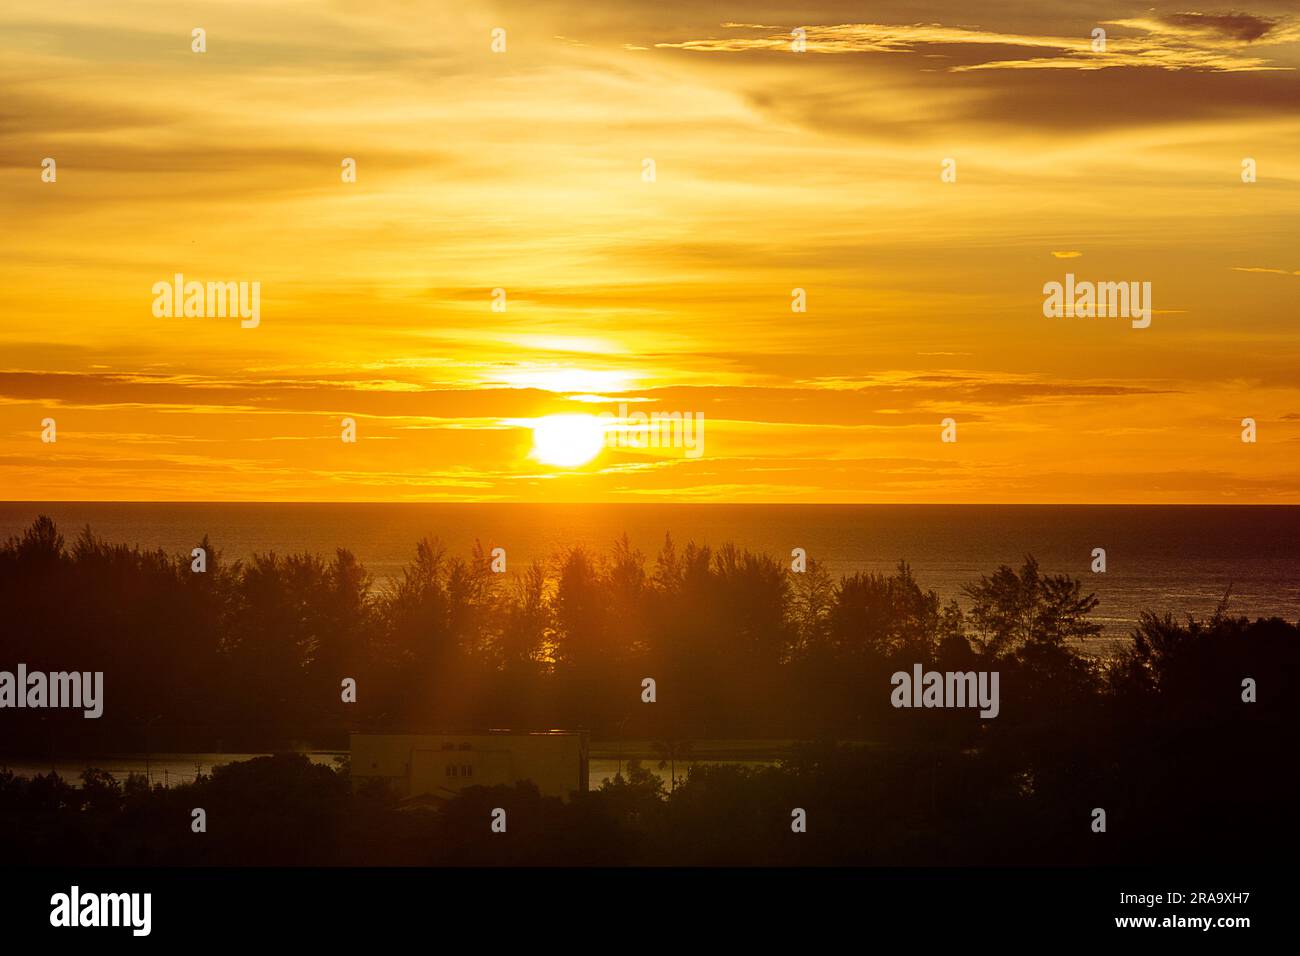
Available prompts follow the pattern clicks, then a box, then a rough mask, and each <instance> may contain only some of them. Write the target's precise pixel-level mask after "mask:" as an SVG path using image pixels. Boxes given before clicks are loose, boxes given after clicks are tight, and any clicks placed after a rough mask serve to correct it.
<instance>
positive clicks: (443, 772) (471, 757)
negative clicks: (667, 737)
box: [350, 730, 587, 798]
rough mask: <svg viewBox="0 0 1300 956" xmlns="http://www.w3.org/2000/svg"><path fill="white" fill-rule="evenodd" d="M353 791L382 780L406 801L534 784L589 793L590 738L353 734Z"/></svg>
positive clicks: (559, 793) (550, 791)
mask: <svg viewBox="0 0 1300 956" xmlns="http://www.w3.org/2000/svg"><path fill="white" fill-rule="evenodd" d="M350 749H351V754H352V787H353V789H354V790H355V789H357V788H360V787H363V786H367V785H369V784H370V782H371V781H374V780H382V781H384V783H385V784H387V786H389V787H390V788H391V789H392V790H393V791H394V792H395V793H397V794H398V795H400V796H402V797H419V796H425V795H430V796H434V797H450V796H452V795H454V794H455V793H457V792H459V791H461V790H464V789H465V788H466V787H491V786H496V785H497V784H505V785H506V786H512V785H513V784H515V783H517V782H518V781H520V780H531V781H532V782H533V783H535V784H536V785H537V789H538V790H540V791H541V793H542V794H543V795H544V796H553V797H564V798H567V797H568V796H569V794H570V793H571V792H573V791H575V790H577V791H584V790H586V789H587V735H586V734H585V733H573V732H567V731H560V730H551V731H546V732H544V733H514V732H511V731H508V730H499V731H498V730H494V731H489V732H487V733H477V734H352V736H351V739H350Z"/></svg>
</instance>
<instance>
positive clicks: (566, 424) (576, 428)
mask: <svg viewBox="0 0 1300 956" xmlns="http://www.w3.org/2000/svg"><path fill="white" fill-rule="evenodd" d="M604 445H605V425H604V423H603V422H602V421H601V420H600V419H599V418H596V417H595V416H594V415H547V416H545V417H544V418H539V419H537V420H536V421H535V422H533V457H534V458H536V459H537V460H538V461H540V462H544V463H545V464H548V465H560V466H561V467H564V468H574V467H576V466H578V465H585V464H586V463H587V462H589V461H591V460H592V459H593V458H595V457H596V455H597V454H599V453H600V449H601V448H602V447H604Z"/></svg>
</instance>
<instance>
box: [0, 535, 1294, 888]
mask: <svg viewBox="0 0 1300 956" xmlns="http://www.w3.org/2000/svg"><path fill="white" fill-rule="evenodd" d="M203 545H204V546H205V547H207V548H208V554H209V561H208V570H207V572H206V573H205V574H195V573H192V572H191V571H190V559H189V558H188V557H183V558H172V557H168V556H167V555H165V554H162V553H160V552H142V551H139V550H136V549H130V548H125V547H121V546H113V545H107V544H105V543H103V542H102V541H99V540H97V539H95V538H94V537H93V536H91V535H90V533H89V532H85V533H83V534H82V535H81V536H80V537H79V538H78V540H77V541H76V542H75V543H74V544H73V545H72V546H71V547H67V546H65V544H64V542H63V540H62V538H61V537H60V536H59V534H58V532H57V530H56V529H55V527H54V525H53V524H52V523H51V522H49V521H48V520H47V519H41V520H38V521H37V522H36V523H35V524H34V525H33V526H32V528H31V529H29V530H28V531H27V532H26V533H25V534H24V535H23V536H22V537H21V538H19V539H14V540H11V541H10V542H8V543H7V544H6V545H5V546H4V547H3V548H0V602H3V604H2V606H3V608H4V612H5V626H4V630H3V633H2V634H0V647H3V654H2V656H0V669H12V668H13V667H14V666H15V665H16V663H17V662H19V661H22V662H24V663H26V664H27V665H28V667H29V669H32V670H71V669H76V670H83V671H85V670H102V671H104V672H105V714H104V717H103V718H101V719H100V720H97V721H91V720H84V719H82V718H81V716H80V714H79V713H76V714H75V715H74V716H70V715H68V714H66V713H58V714H56V713H54V712H49V711H44V712H36V711H15V710H6V711H4V712H2V713H0V722H2V723H0V729H2V730H3V738H0V747H3V749H4V750H5V751H7V752H11V753H17V752H26V753H36V754H40V753H45V752H46V748H47V747H49V748H57V749H58V750H59V751H60V752H65V753H75V752H96V750H97V749H98V752H107V751H109V750H112V751H129V750H138V749H142V748H141V746H140V741H141V740H142V739H143V738H144V737H145V735H148V736H149V738H150V741H151V744H152V746H153V748H154V749H163V747H164V746H165V743H164V742H165V741H171V745H172V747H173V748H174V749H191V750H194V749H204V748H205V747H207V746H209V743H208V741H210V740H211V739H213V738H215V737H220V738H222V739H223V740H224V741H225V742H226V744H227V745H231V744H232V743H233V742H235V741H241V740H242V741H249V742H257V743H256V744H255V745H258V746H267V744H266V741H268V740H281V739H284V740H287V739H290V738H295V737H297V738H313V737H315V738H319V737H320V736H322V735H329V734H332V733H338V732H342V731H345V730H347V729H357V730H375V731H379V730H420V729H435V728H439V727H452V726H455V727H483V726H496V727H500V726H515V727H516V728H534V727H570V728H574V727H584V728H587V729H589V730H590V731H591V733H592V736H593V738H596V739H600V738H601V737H612V736H613V735H614V733H616V732H620V731H625V732H626V734H627V736H629V737H632V736H640V737H649V738H652V739H657V740H664V741H689V740H690V739H692V738H694V739H705V738H709V737H743V736H753V737H759V736H772V737H787V738H788V737H796V738H799V739H803V740H807V741H811V742H810V743H806V744H802V745H800V746H798V747H796V748H795V750H794V751H793V752H792V753H791V754H790V755H789V757H788V758H787V759H786V760H785V761H784V762H783V763H782V764H781V765H780V766H776V767H770V768H758V769H748V768H740V767H735V766H709V765H705V764H699V763H697V764H695V765H694V766H692V767H691V768H690V771H689V773H688V775H687V777H686V780H685V782H684V783H681V784H679V785H678V786H677V787H676V789H675V790H673V791H672V792H671V793H665V792H664V787H663V784H662V782H661V781H660V780H659V778H658V777H656V776H655V775H653V774H650V773H649V772H647V771H644V770H642V769H641V768H640V767H639V766H635V765H634V766H632V767H631V768H630V769H629V771H628V773H627V774H625V775H621V776H619V777H617V778H616V779H614V780H612V781H609V782H607V783H606V784H605V786H603V787H602V788H601V789H599V790H598V791H594V792H592V793H587V794H579V795H575V797H574V798H573V799H571V800H569V801H567V802H562V801H559V800H556V799H553V798H544V797H541V796H539V795H538V793H537V791H536V790H535V788H533V787H532V786H531V785H529V784H519V785H517V786H515V787H512V788H506V787H497V788H472V789H470V790H467V791H464V792H463V793H461V794H460V795H459V796H458V797H456V798H454V799H453V800H451V801H450V802H449V803H447V804H446V805H445V806H443V807H442V808H441V809H440V810H432V809H429V808H427V807H421V806H412V805H401V804H399V803H398V802H397V801H395V799H394V798H392V797H391V796H389V795H387V794H385V793H381V792H377V791H364V792H359V793H353V792H352V790H351V786H350V782H349V778H348V776H347V773H346V770H345V769H344V770H341V771H336V770H333V769H331V768H329V767H323V766H319V765H313V764H310V763H308V761H307V760H306V759H305V758H303V757H291V756H283V757H273V758H271V757H268V758H259V759H257V760H253V761H249V762H246V763H242V764H234V765H230V766H228V767H224V768H220V769H218V770H217V771H215V772H214V773H213V774H212V775H211V776H210V777H201V778H200V779H199V780H197V781H196V782H195V783H193V784H187V785H184V786H180V787H174V788H171V789H164V788H162V787H153V788H151V787H150V786H149V785H148V784H146V783H145V782H144V781H143V780H141V779H139V778H132V779H130V780H127V781H125V782H124V783H122V782H118V781H115V780H113V779H112V778H110V777H108V776H107V775H106V774H103V773H102V772H99V771H88V772H87V773H86V774H85V775H84V777H83V781H82V783H83V786H81V787H79V788H78V787H73V786H71V785H70V784H69V783H67V782H66V781H63V780H61V779H59V778H58V777H57V776H55V775H53V774H50V775H45V776H40V777H37V778H34V779H32V780H23V779H19V778H16V777H14V776H12V775H10V774H7V773H0V859H4V860H6V861H7V862H11V863H22V862H33V863H35V862H40V863H57V862H89V863H97V862H102V863H142V864H144V863H196V864H198V863H213V864H235V863H267V864H270V863H290V864H390V863H391V864H499V863H518V864H540V863H545V864H626V863H640V864H718V863H726V864H779V863H818V864H842V863H853V864H881V865H912V864H934V863H954V864H976V863H993V864H996V863H1031V862H1047V863H1087V862H1098V863H1100V862H1135V863H1139V862H1156V861H1159V862H1162V863H1166V862H1179V861H1184V862H1189V863H1190V862H1197V863H1206V862H1214V861H1223V862H1251V861H1260V860H1269V859H1275V858H1280V857H1282V856H1284V855H1286V854H1289V853H1294V851H1295V849H1296V843H1297V841H1296V833H1297V827H1296V824H1295V821H1294V816H1295V813H1296V807H1297V806H1300V801H1298V800H1297V797H1300V792H1298V788H1297V777H1296V773H1295V769H1294V763H1295V761H1294V753H1293V751H1294V740H1295V731H1296V727H1297V722H1296V714H1297V707H1296V703H1295V701H1296V690H1297V687H1296V673H1297V668H1296V664H1297V657H1298V655H1300V629H1298V628H1297V627H1296V626H1295V625H1293V624H1290V623H1287V622H1284V621H1281V620H1278V619H1268V620H1263V619H1260V620H1256V621H1253V622H1252V621H1250V620H1248V619H1246V618H1244V617H1232V616H1230V615H1229V614H1228V612H1227V608H1226V602H1225V607H1223V608H1221V609H1220V611H1219V612H1218V613H1216V614H1215V615H1214V616H1213V617H1212V618H1211V619H1209V620H1205V621H1194V620H1188V621H1186V622H1177V621H1175V620H1174V619H1172V618H1171V617H1156V616H1153V615H1146V616H1144V617H1143V619H1142V621H1141V622H1140V624H1139V626H1138V627H1137V628H1136V629H1135V631H1134V633H1133V635H1132V641H1131V643H1130V645H1129V646H1128V647H1127V648H1126V650H1125V651H1124V652H1123V653H1121V654H1120V655H1119V656H1118V657H1116V658H1112V659H1109V660H1105V661H1102V660H1096V659H1093V658H1089V657H1087V656H1084V655H1082V654H1080V653H1079V651H1078V647H1079V644H1080V643H1081V640H1082V639H1084V638H1086V637H1088V636H1091V635H1093V634H1095V633H1096V631H1097V628H1096V625H1094V624H1092V623H1091V622H1090V621H1089V618H1088V615H1089V612H1090V611H1091V610H1092V608H1093V607H1094V606H1095V600H1094V599H1093V598H1092V597H1091V596H1089V595H1086V594H1085V593H1083V591H1082V587H1081V585H1080V583H1079V582H1078V581H1075V580H1072V579H1070V578H1067V577H1058V576H1051V575H1045V574H1043V573H1042V572H1041V571H1040V570H1039V569H1038V567H1037V565H1036V564H1035V563H1034V562H1033V560H1032V559H1027V560H1026V561H1025V563H1024V565H1023V567H1022V568H1021V569H1020V570H1018V571H1016V570H1013V569H1011V568H1007V567H1003V568H999V569H998V570H997V571H996V572H995V573H994V574H993V575H992V576H990V577H985V578H982V579H981V580H980V581H979V582H976V583H974V584H972V586H971V587H970V588H969V589H968V592H967V599H968V600H967V602H966V609H965V610H961V609H959V608H958V607H957V606H956V605H955V604H953V605H948V606H946V607H945V606H941V604H940V602H939V600H938V598H937V597H936V595H935V594H934V593H933V592H930V591H924V590H922V589H921V588H920V586H919V585H918V584H917V583H916V581H915V580H914V579H913V578H912V575H911V573H910V571H909V570H908V569H907V567H906V566H905V565H900V567H899V569H898V571H897V572H896V573H895V574H892V575H885V576H882V575H874V574H856V575H852V576H848V577H845V578H843V579H841V580H840V581H839V582H838V583H836V582H833V581H832V580H831V579H830V578H829V576H828V575H826V574H825V573H824V572H823V571H821V570H820V569H819V568H817V567H816V565H815V564H810V566H809V569H808V571H807V572H806V573H805V574H792V573H790V571H789V570H788V569H787V567H786V566H785V565H784V564H782V563H780V562H777V561H775V560H773V559H771V558H769V557H766V556H763V555H754V554H751V553H749V552H745V551H740V550H737V549H735V548H732V547H723V548H721V549H719V550H717V551H710V550H709V549H708V548H703V547H698V546H696V545H693V544H690V545H687V546H686V547H685V548H683V549H681V550H680V551H679V550H677V549H676V548H674V546H673V545H672V543H671V542H668V543H666V544H665V547H664V549H663V551H662V552H661V553H660V555H659V556H658V557H657V559H656V560H655V561H654V562H653V563H652V564H651V566H650V567H649V568H647V567H646V564H647V562H646V561H645V560H644V559H643V558H642V556H641V555H640V554H638V553H636V552H634V551H632V550H631V549H630V548H629V547H628V546H627V544H626V542H621V543H619V544H617V545H616V546H615V547H614V549H613V551H612V553H610V554H608V555H606V556H603V557H597V556H594V555H591V554H588V553H586V552H584V551H582V550H577V549H575V550H572V551H570V552H569V553H567V554H565V555H562V556H561V557H560V558H559V559H558V560H557V563H556V567H555V568H554V569H552V570H553V573H548V572H547V569H545V568H543V567H541V566H534V567H531V568H528V569H527V570H526V571H525V572H524V573H522V574H517V575H497V574H493V573H492V572H491V571H490V568H489V559H488V557H487V556H485V555H483V554H481V553H475V554H474V555H473V556H471V557H470V558H469V559H468V560H463V559H458V558H448V557H447V556H445V555H444V554H443V553H442V552H441V551H440V550H439V549H438V548H437V546H436V545H434V544H431V543H429V542H422V543H421V544H420V545H419V547H418V550H417V556H416V560H415V562H414V563H413V564H412V565H410V566H409V567H408V568H407V569H406V571H405V573H404V575H403V576H402V578H401V579H400V580H398V581H396V582H394V583H393V584H392V585H391V586H388V587H385V588H381V589H378V590H376V589H375V588H373V587H372V585H371V584H370V582H369V579H368V578H367V575H366V574H365V572H364V570H363V569H362V568H361V567H360V566H359V565H358V564H357V563H356V561H355V560H354V559H353V558H352V556H351V555H350V554H349V553H348V552H346V551H339V552H337V554H336V555H335V557H334V559H333V560H332V561H329V562H325V561H323V560H321V559H319V558H317V557H315V556H311V555H295V556H289V557H280V556H275V555H259V556H256V557H254V558H253V559H252V560H251V561H249V562H247V563H235V564H227V563H224V562H222V561H221V560H220V557H219V556H218V555H216V554H215V553H214V552H213V550H212V549H211V547H208V546H207V543H206V542H204V543H203ZM914 663H921V664H923V665H924V666H925V667H926V668H927V669H936V670H996V671H998V672H999V673H1000V675H1001V687H1000V698H1001V713H1000V714H999V716H998V717H997V718H995V719H992V720H981V719H980V718H979V717H978V714H977V713H976V712H975V711H974V710H944V709H937V710H917V709H894V708H893V707H891V706H890V703H889V696H890V690H891V687H890V683H889V677H890V675H891V674H892V673H893V672H894V671H897V670H910V669H911V667H912V665H913V664H914ZM645 676H654V677H655V678H656V680H657V682H658V691H659V702H658V703H656V704H655V705H654V706H646V705H643V704H641V703H640V681H641V678H642V677H645ZM343 677H354V678H356V679H357V682H358V687H359V700H358V702H357V703H356V704H343V703H342V702H341V700H340V681H341V679H342V678H343ZM1247 677H1249V678H1253V679H1254V680H1255V681H1257V682H1258V702H1256V703H1245V702H1243V700H1242V681H1243V679H1244V678H1247ZM848 740H856V741H865V743H862V742H859V743H835V742H834V741H848ZM78 747H80V748H81V750H80V751H78ZM193 807H203V808H204V809H205V810H206V811H207V814H208V820H209V827H208V830H209V832H208V833H206V834H194V833H192V832H191V830H190V810H191V809H192V808H193ZM493 807H504V808H506V809H507V811H508V815H509V831H508V833H507V834H505V835H502V834H492V833H490V831H489V828H488V825H487V824H488V819H489V813H490V810H491V809H492V808H493ZM794 807H802V808H804V809H805V810H806V811H807V814H808V832H807V833H805V834H794V833H792V832H791V830H790V819H791V818H790V812H791V809H792V808H794ZM1094 807H1102V808H1105V809H1106V812H1107V833H1105V834H1098V833H1093V832H1092V830H1091V828H1090V823H1091V812H1092V809H1093V808H1094Z"/></svg>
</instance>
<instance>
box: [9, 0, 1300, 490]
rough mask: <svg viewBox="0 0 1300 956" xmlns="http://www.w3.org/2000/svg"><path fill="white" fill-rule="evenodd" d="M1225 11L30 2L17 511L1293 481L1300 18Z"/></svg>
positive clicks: (1268, 8)
mask: <svg viewBox="0 0 1300 956" xmlns="http://www.w3.org/2000/svg"><path fill="white" fill-rule="evenodd" d="M1195 2H1196V0H1179V2H1177V3H1166V2H1155V3H1152V2H1150V0H1144V2H1141V3H1121V2H1111V0H1106V2H1090V0H1070V2H1056V0H1040V2H1035V3H1033V4H1006V3H986V4H971V3H968V2H965V0H945V2H924V0H922V2H915V0H911V2H884V3H871V4H862V3H838V4H834V3H831V4H808V5H798V6H796V5H782V4H776V3H771V4H769V3H762V2H759V3H754V2H746V3H720V4H709V3H699V2H690V3H686V2H677V0H667V2H658V3H655V4H641V5H637V7H638V8H634V7H633V6H632V5H631V4H628V3H625V2H617V0H583V2H576V0H575V2H562V3H551V2H529V3H524V2H520V3H511V4H501V3H472V2H471V3H463V4H461V3H457V4H451V3H422V2H415V0H409V2H398V0H366V2H348V3H343V2H335V3H327V2H307V0H297V2H282V0H247V2H230V0H223V2H221V3H186V2H177V0H165V2H164V0H158V2H113V3H104V2H102V0H94V2H52V3H49V4H24V3H11V4H6V5H5V7H4V8H3V10H0V91H2V94H3V95H2V96H0V221H3V223H4V231H3V238H2V239H0V309H2V312H0V315H2V316H3V318H2V319H0V498H4V499H32V500H45V499H109V500H114V499H122V500H137V499H138V500H339V501H345V500H375V501H384V500H394V501H399V500H400V501H418V500H431V501H441V500H446V501H458V500H523V501H560V500H568V501H606V500H619V501H638V500H643V501H791V502H823V501H824V502H847V501H861V502H993V501H999V502H1107V503H1109V502H1151V503H1161V502H1210V503H1233V502H1242V503H1262V502H1296V501H1298V500H1300V467H1297V466H1298V465H1300V72H1297V69H1298V68H1300V11H1298V10H1297V7H1296V4H1295V3H1294V2H1293V0H1292V2H1285V3H1284V2H1278V0H1259V2H1256V0H1244V3H1245V8H1244V12H1243V10H1242V8H1236V9H1237V12H1235V13H1231V14H1229V13H1228V12H1227V11H1228V10H1231V9H1233V8H1232V7H1200V6H1195V5H1193V6H1189V4H1195ZM981 7H987V8H988V9H987V10H982V9H979V8H981ZM977 10H978V12H977ZM196 27H199V28H202V29H204V30H205V31H206V43H207V51H206V52H204V53H194V52H191V42H192V41H191V31H192V30H193V29H194V28H196ZM1098 27H1101V28H1102V29H1104V30H1105V31H1106V49H1105V51H1104V52H1095V51H1094V50H1093V49H1092V31H1093V30H1094V29H1096V28H1098ZM494 28H503V29H504V30H505V31H506V50H505V52H503V53H494V52H493V50H492V49H491V45H492V31H493V29H494ZM796 28H803V29H804V30H805V31H806V36H807V49H806V51H805V52H803V53H796V52H794V51H793V50H792V49H791V36H792V31H793V30H795V29H796ZM45 157H51V158H53V159H55V160H56V163H57V180H56V181H55V182H52V183H51V182H43V181H42V160H43V159H44V158H45ZM347 157H350V158H354V159H355V160H356V171H357V177H356V182H355V183H345V182H343V181H342V176H341V163H342V161H343V160H344V158H347ZM1247 158H1251V159H1254V160H1255V161H1256V164H1257V175H1258V181H1257V182H1253V183H1245V182H1243V181H1242V162H1243V160H1244V159H1247ZM646 159H653V161H654V170H655V179H654V181H653V182H646V181H645V180H644V178H643V163H644V160H646ZM945 159H952V160H954V161H955V164H956V167H955V168H956V174H957V179H956V182H944V181H942V179H941V175H940V174H941V171H942V169H941V167H942V163H943V161H944V160H945ZM1067 272H1070V273H1073V274H1074V275H1075V276H1076V277H1077V278H1078V279H1079V280H1080V281H1083V280H1091V281H1116V282H1119V281H1123V282H1129V281H1138V282H1150V283H1151V286H1152V297H1153V303H1154V315H1153V320H1152V323H1151V326H1150V327H1149V328H1146V329H1135V328H1132V327H1131V325H1130V322H1129V321H1128V319H1125V318H1118V317H1116V318H1093V319H1086V318H1061V319H1049V318H1046V317H1044V314H1043V299H1044V295H1043V285H1044V283H1046V282H1050V281H1064V277H1065V275H1066V273H1067ZM176 273H183V274H184V275H185V277H186V278H187V279H197V280H199V281H204V282H206V281H223V282H224V281H234V282H239V281H245V282H253V281H256V282H259V283H260V286H261V317H260V324H259V325H258V326H257V327H256V328H241V327H240V322H239V320H238V318H210V317H205V318H195V317H190V318H186V317H173V318H157V317H155V316H154V314H153V312H152V306H153V301H154V296H153V294H152V292H151V288H152V286H153V285H154V283H156V282H159V281H167V282H170V281H171V279H172V276H173V275H174V274H176ZM497 288H501V289H504V290H505V292H506V303H507V305H506V310H505V311H504V312H497V311H493V309H492V303H493V295H492V292H493V290H494V289H497ZM795 288H801V289H804V290H806V295H807V311H806V312H803V313H796V312H792V310H791V291H792V290H793V289H795ZM620 403H627V405H628V407H629V408H635V409H637V410H642V411H646V412H651V411H661V412H682V413H688V414H694V413H697V412H699V413H703V414H704V416H705V421H706V425H705V434H704V447H703V454H701V455H699V456H698V457H688V456H686V455H685V454H683V452H682V450H681V449H675V448H667V449H646V450H638V449H631V448H604V449H602V450H601V451H600V452H599V453H598V454H597V455H596V457H595V458H594V459H593V460H591V461H590V462H588V463H586V464H583V465H579V466H577V467H567V466H563V465H556V464H552V463H549V462H547V461H545V460H539V458H538V456H537V453H536V451H535V449H534V433H533V425H534V424H535V423H536V421H537V420H538V419H540V418H542V417H544V416H552V415H598V414H600V413H602V412H605V413H610V414H614V413H616V412H617V411H618V408H619V405H620ZM1248 416H1249V417H1252V418H1254V419H1255V420H1256V421H1257V422H1258V442H1257V443H1255V444H1247V443H1243V442H1242V441H1241V438H1240V435H1241V420H1242V419H1243V418H1245V417H1248ZM47 417H50V418H54V419H55V420H56V422H57V442H54V443H44V442H42V440H41V432H42V428H41V422H42V419H44V418H47ZM348 417H350V418H352V419H354V420H355V422H356V428H357V438H358V440H357V441H356V442H355V443H345V442H343V441H341V440H340V434H341V424H340V423H341V421H342V419H344V418H348ZM945 418H952V419H955V421H956V422H957V436H958V440H957V441H956V442H955V443H944V442H941V441H940V433H941V426H940V422H941V421H942V420H943V419H945Z"/></svg>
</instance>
